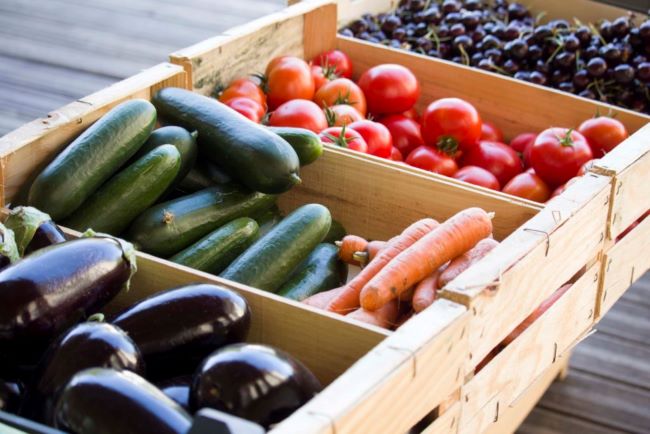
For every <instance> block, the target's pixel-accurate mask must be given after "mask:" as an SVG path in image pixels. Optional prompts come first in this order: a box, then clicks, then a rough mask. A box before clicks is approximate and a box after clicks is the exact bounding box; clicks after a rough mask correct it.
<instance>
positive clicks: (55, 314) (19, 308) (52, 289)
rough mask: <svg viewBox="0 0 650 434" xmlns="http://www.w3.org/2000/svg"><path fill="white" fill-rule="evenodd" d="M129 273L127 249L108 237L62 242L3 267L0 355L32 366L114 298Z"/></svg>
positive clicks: (130, 263)
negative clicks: (63, 334) (72, 328)
mask: <svg viewBox="0 0 650 434" xmlns="http://www.w3.org/2000/svg"><path fill="white" fill-rule="evenodd" d="M133 272H135V255H134V252H133V246H131V245H130V244H129V243H126V242H124V241H121V240H118V239H116V238H110V237H97V238H81V239H78V240H73V241H66V242H65V243H61V244H56V245H53V246H50V247H46V248H43V249H40V250H38V251H36V252H34V253H32V254H31V255H29V256H28V257H26V258H24V259H23V260H21V261H18V262H16V263H15V264H13V265H11V266H10V267H8V268H5V269H4V270H2V271H1V272H0V353H3V354H6V355H7V357H8V358H9V362H10V363H11V362H13V363H14V364H30V363H36V362H38V361H39V360H40V357H41V356H42V354H43V352H44V351H45V349H46V348H47V346H48V345H49V343H50V342H51V341H52V340H53V339H54V338H56V337H57V336H58V335H59V334H60V333H61V332H62V331H63V330H65V329H66V328H67V327H69V326H70V325H72V324H74V323H76V322H77V321H78V320H79V319H80V317H84V316H88V315H90V314H92V313H95V312H96V311H97V309H99V308H101V307H102V306H104V305H105V304H106V303H107V302H108V301H110V300H111V299H112V298H113V297H115V295H117V293H118V292H120V291H121V290H122V289H123V288H125V287H126V286H127V285H128V282H129V280H130V278H131V275H132V274H133Z"/></svg>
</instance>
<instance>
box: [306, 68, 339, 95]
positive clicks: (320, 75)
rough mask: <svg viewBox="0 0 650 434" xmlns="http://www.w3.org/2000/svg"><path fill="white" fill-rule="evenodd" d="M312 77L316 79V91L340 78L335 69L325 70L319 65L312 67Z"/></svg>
mask: <svg viewBox="0 0 650 434" xmlns="http://www.w3.org/2000/svg"><path fill="white" fill-rule="evenodd" d="M311 75H312V77H314V86H315V89H316V90H318V89H320V88H321V87H323V85H324V84H326V83H329V82H330V81H332V80H336V79H337V78H339V76H338V75H336V73H335V72H334V70H333V69H329V68H323V67H322V66H319V65H312V66H311Z"/></svg>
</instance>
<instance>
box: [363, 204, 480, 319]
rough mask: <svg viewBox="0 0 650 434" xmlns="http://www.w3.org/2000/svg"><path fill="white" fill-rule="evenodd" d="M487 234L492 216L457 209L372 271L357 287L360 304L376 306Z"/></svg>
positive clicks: (399, 292)
mask: <svg viewBox="0 0 650 434" xmlns="http://www.w3.org/2000/svg"><path fill="white" fill-rule="evenodd" d="M491 233H492V218H491V216H490V215H489V214H488V213H486V212H485V211H483V210H482V209H480V208H468V209H466V210H464V211H461V212H459V213H458V214H456V215H454V216H452V217H451V218H449V219H448V220H447V221H446V222H444V223H443V224H441V225H440V226H438V227H437V228H436V229H434V230H433V231H431V232H429V233H428V234H426V235H425V236H423V237H422V238H420V239H419V240H418V241H417V242H416V243H415V244H413V245H411V246H410V247H409V248H407V249H406V250H404V251H402V252H401V253H400V254H399V255H397V256H396V257H395V258H394V259H393V260H392V261H390V263H389V264H388V265H386V266H385V267H383V268H382V269H381V270H380V271H379V272H378V273H377V274H375V276H373V277H372V279H370V281H369V282H368V283H366V285H365V286H364V287H363V288H362V290H361V298H360V301H361V307H363V308H364V309H367V310H377V309H379V308H380V307H382V306H383V305H384V304H386V303H388V302H389V301H390V300H392V299H394V298H396V297H398V296H399V295H400V294H401V293H402V292H403V291H405V290H406V289H408V288H409V287H411V286H413V285H416V284H417V283H419V282H420V281H421V280H423V279H424V278H425V277H427V276H429V275H430V274H431V273H433V272H434V271H436V270H437V269H438V268H440V266H442V264H444V263H446V262H447V261H450V260H452V259H454V258H455V257H457V256H460V255H462V254H463V253H465V252H466V251H468V250H469V249H471V248H472V247H474V246H475V245H476V244H477V243H478V242H479V241H481V240H482V239H483V238H485V237H487V236H488V235H490V234H491ZM386 250H388V249H386ZM382 254H383V252H382ZM380 256H381V254H380ZM378 258H379V256H378ZM366 268H369V267H366Z"/></svg>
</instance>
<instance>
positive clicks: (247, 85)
mask: <svg viewBox="0 0 650 434" xmlns="http://www.w3.org/2000/svg"><path fill="white" fill-rule="evenodd" d="M237 97H244V98H250V99H252V100H253V101H257V103H258V104H259V105H261V106H262V108H266V95H264V91H263V90H262V88H261V87H260V85H259V84H258V83H257V82H255V81H253V80H251V79H250V78H239V79H237V80H235V81H233V82H232V83H230V85H229V86H228V87H227V88H225V89H224V91H223V92H221V95H219V101H221V102H226V101H228V100H230V99H233V98H237Z"/></svg>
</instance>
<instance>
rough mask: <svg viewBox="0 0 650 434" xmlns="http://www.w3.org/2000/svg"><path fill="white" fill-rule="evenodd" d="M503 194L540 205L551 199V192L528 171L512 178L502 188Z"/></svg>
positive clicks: (537, 177) (538, 178)
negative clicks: (539, 203)
mask: <svg viewBox="0 0 650 434" xmlns="http://www.w3.org/2000/svg"><path fill="white" fill-rule="evenodd" d="M503 192H504V193H508V194H512V195H513V196H518V197H523V198H524V199H529V200H534V201H535V202H542V203H543V202H546V201H547V200H548V199H549V198H550V197H551V190H550V189H549V188H548V186H547V185H546V183H545V182H544V181H543V180H542V178H540V177H539V176H537V175H536V174H535V173H534V172H533V173H531V172H528V171H526V172H524V173H520V174H519V175H517V176H515V177H514V178H512V179H511V180H510V181H509V182H508V183H507V184H506V185H505V187H503Z"/></svg>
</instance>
